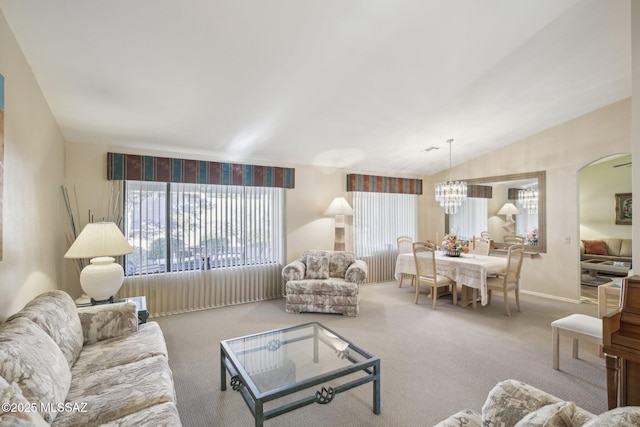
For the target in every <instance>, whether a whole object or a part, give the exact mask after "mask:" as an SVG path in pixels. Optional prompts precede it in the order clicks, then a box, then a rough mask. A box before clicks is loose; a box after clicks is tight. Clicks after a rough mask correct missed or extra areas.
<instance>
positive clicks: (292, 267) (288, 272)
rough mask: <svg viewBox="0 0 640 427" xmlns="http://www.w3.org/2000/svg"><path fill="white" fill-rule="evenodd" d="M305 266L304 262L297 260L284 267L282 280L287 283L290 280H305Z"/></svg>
mask: <svg viewBox="0 0 640 427" xmlns="http://www.w3.org/2000/svg"><path fill="white" fill-rule="evenodd" d="M305 268H306V267H305V265H304V263H303V262H302V261H300V260H296V261H293V262H291V263H289V264H287V265H285V266H284V268H283V269H282V278H283V279H284V280H285V282H288V281H289V280H302V279H304V272H305Z"/></svg>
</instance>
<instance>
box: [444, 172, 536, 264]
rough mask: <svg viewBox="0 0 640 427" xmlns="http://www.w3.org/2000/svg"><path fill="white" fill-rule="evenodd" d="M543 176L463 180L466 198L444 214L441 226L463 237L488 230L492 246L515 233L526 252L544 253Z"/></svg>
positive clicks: (501, 245)
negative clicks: (452, 213) (455, 211)
mask: <svg viewBox="0 0 640 427" xmlns="http://www.w3.org/2000/svg"><path fill="white" fill-rule="evenodd" d="M545 178H546V173H545V171H537V172H526V173H519V174H512V175H502V176H488V177H483V178H474V179H467V180H465V181H466V182H467V186H468V193H469V197H468V198H467V201H465V202H464V203H463V205H462V206H461V207H460V208H459V209H458V212H457V213H456V214H454V215H446V218H445V229H446V230H449V231H453V232H455V233H457V234H458V235H461V236H464V237H466V238H471V237H472V236H476V237H480V233H481V232H482V231H488V232H489V234H490V235H491V239H492V240H493V243H494V247H496V248H505V247H507V246H509V245H510V244H512V243H508V242H507V241H505V240H509V238H508V237H507V236H512V235H517V236H521V237H522V238H523V239H524V244H525V250H526V251H529V252H546V250H547V235H546V216H545V212H546V188H545V181H546V179H545Z"/></svg>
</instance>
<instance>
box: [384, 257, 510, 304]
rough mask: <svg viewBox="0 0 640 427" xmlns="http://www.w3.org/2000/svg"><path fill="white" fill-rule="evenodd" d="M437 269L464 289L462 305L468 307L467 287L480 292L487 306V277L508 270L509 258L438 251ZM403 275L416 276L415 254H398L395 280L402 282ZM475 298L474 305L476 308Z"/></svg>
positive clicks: (481, 299) (481, 300)
mask: <svg viewBox="0 0 640 427" xmlns="http://www.w3.org/2000/svg"><path fill="white" fill-rule="evenodd" d="M435 254H436V269H437V271H438V274H440V275H442V276H446V277H448V278H449V279H451V280H453V281H454V282H456V285H458V286H461V288H462V289H463V298H462V304H463V305H466V304H467V300H468V298H466V297H465V288H464V287H465V286H467V287H469V288H473V289H476V290H479V291H480V303H481V304H482V305H487V302H488V300H489V298H488V291H487V277H489V276H495V275H496V274H497V273H499V272H502V271H504V270H506V268H507V262H508V258H506V257H500V256H491V255H477V254H472V253H468V254H460V256H457V257H452V256H448V255H446V254H445V253H444V252H442V251H436V253H435ZM402 274H411V275H414V276H415V274H416V264H415V260H414V258H413V253H404V254H398V258H397V260H396V269H395V275H394V277H395V279H396V280H400V279H401V278H402ZM475 303H476V301H475V298H474V299H473V305H474V307H475Z"/></svg>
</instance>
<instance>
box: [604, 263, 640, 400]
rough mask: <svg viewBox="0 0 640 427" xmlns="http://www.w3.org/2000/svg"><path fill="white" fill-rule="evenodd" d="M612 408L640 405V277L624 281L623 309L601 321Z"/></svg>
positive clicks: (608, 389)
mask: <svg viewBox="0 0 640 427" xmlns="http://www.w3.org/2000/svg"><path fill="white" fill-rule="evenodd" d="M602 345H603V351H604V353H605V362H606V367H607V402H608V406H609V409H613V408H616V407H618V406H640V276H637V275H636V276H631V277H626V278H624V279H623V281H622V289H621V292H620V308H619V309H618V310H616V311H614V312H611V313H609V314H608V315H605V316H604V317H603V318H602Z"/></svg>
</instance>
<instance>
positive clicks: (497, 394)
mask: <svg viewBox="0 0 640 427" xmlns="http://www.w3.org/2000/svg"><path fill="white" fill-rule="evenodd" d="M605 414H606V413H605ZM594 419H596V416H595V415H594V414H592V413H590V412H588V411H585V410H584V409H582V408H580V407H578V406H576V405H575V404H574V403H573V402H567V401H564V400H561V399H559V398H557V397H555V396H553V395H551V394H549V393H547V392H544V391H542V390H540V389H537V388H535V387H533V386H531V385H529V384H525V383H523V382H521V381H517V380H512V379H509V380H504V381H501V382H499V383H498V384H496V386H495V387H493V389H491V391H490V392H489V395H488V396H487V399H486V401H485V403H484V405H483V407H482V412H481V413H478V412H476V411H474V410H472V409H465V410H463V411H459V412H457V413H456V414H454V415H451V416H450V417H449V418H447V419H446V420H443V421H441V422H440V423H438V424H437V425H436V427H453V426H463V427H472V426H473V427H481V426H482V427H491V426H496V427H497V426H500V427H514V426H517V427H522V426H528V427H535V426H546V427H553V426H556V427H558V426H564V425H567V426H583V425H585V426H586V425H589V426H592V427H596V426H598V427H603V426H605V425H606V426H609V425H615V424H593V425H592V424H587V423H590V422H592V421H593V420H594ZM621 425H622V424H621ZM627 425H634V424H627Z"/></svg>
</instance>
